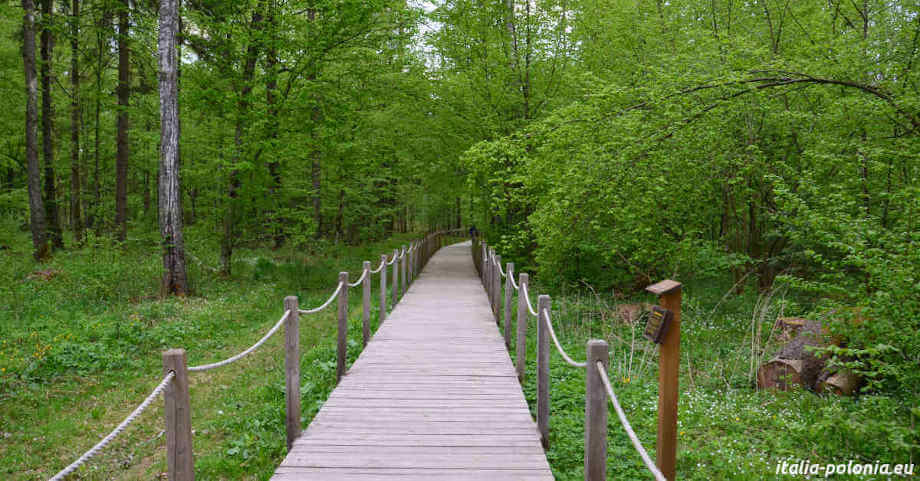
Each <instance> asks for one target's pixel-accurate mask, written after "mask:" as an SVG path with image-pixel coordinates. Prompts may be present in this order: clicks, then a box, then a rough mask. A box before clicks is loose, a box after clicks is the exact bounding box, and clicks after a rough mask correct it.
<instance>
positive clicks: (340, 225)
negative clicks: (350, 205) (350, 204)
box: [335, 189, 345, 240]
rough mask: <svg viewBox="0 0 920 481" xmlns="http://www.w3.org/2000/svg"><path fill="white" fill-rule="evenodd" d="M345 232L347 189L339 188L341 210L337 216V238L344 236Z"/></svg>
mask: <svg viewBox="0 0 920 481" xmlns="http://www.w3.org/2000/svg"><path fill="white" fill-rule="evenodd" d="M344 234H345V189H339V212H338V214H336V216H335V236H336V240H338V239H341V238H344Z"/></svg>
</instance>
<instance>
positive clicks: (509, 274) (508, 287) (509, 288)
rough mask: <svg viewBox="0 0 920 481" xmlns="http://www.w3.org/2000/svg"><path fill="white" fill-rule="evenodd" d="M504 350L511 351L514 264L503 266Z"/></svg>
mask: <svg viewBox="0 0 920 481" xmlns="http://www.w3.org/2000/svg"><path fill="white" fill-rule="evenodd" d="M505 274H506V276H505V349H511V294H513V293H514V286H513V285H512V284H511V281H512V280H514V277H513V276H514V262H509V263H508V264H506V265H505Z"/></svg>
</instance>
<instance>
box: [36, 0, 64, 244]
mask: <svg viewBox="0 0 920 481" xmlns="http://www.w3.org/2000/svg"><path fill="white" fill-rule="evenodd" d="M53 6H54V2H53V0H43V1H42V45H41V57H42V63H41V78H42V161H43V162H44V165H45V199H44V201H45V216H46V217H47V219H48V237H49V238H50V240H51V247H52V249H62V248H63V247H64V238H63V237H62V236H61V219H60V213H59V211H58V204H57V185H56V184H57V181H56V179H55V173H54V99H53V98H52V96H51V82H52V75H54V73H53V72H52V70H51V65H52V60H53V56H54V32H53V20H54V9H53Z"/></svg>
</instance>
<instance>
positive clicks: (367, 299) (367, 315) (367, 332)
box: [361, 261, 371, 347]
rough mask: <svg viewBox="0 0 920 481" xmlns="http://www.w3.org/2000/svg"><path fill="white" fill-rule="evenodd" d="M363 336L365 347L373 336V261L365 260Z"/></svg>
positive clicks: (362, 296) (362, 286) (362, 295)
mask: <svg viewBox="0 0 920 481" xmlns="http://www.w3.org/2000/svg"><path fill="white" fill-rule="evenodd" d="M361 307H362V308H363V310H362V312H361V336H362V337H361V338H362V339H363V340H364V347H367V341H368V340H370V338H371V261H364V282H362V283H361Z"/></svg>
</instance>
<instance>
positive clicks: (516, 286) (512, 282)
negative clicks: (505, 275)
mask: <svg viewBox="0 0 920 481" xmlns="http://www.w3.org/2000/svg"><path fill="white" fill-rule="evenodd" d="M511 285H512V286H513V287H514V290H516V291H519V290H521V288H520V287H518V285H517V282H514V276H511Z"/></svg>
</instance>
